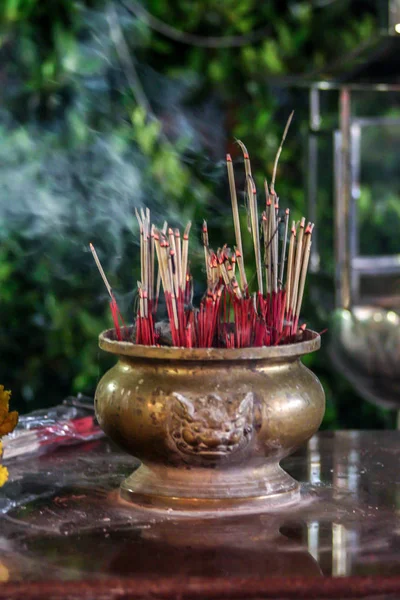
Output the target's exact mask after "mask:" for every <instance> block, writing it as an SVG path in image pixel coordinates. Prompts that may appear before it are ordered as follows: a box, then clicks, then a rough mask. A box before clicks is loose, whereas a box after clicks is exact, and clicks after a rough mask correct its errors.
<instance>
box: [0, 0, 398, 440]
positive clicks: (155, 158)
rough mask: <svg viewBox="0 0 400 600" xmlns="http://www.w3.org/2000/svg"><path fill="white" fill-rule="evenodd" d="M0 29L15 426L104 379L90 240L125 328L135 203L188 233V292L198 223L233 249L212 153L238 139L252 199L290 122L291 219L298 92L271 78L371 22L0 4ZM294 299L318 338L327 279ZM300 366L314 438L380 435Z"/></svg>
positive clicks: (329, 256) (1, 161)
mask: <svg viewBox="0 0 400 600" xmlns="http://www.w3.org/2000/svg"><path fill="white" fill-rule="evenodd" d="M0 23H1V26H0V316H1V326H0V382H1V383H2V384H4V385H5V386H6V388H9V389H11V390H12V392H13V397H12V398H13V402H12V407H13V408H17V409H18V410H20V411H22V412H26V411H30V410H33V409H34V408H38V407H44V406H49V405H52V404H56V403H58V402H60V401H61V400H62V399H63V398H64V397H65V396H67V395H69V394H70V393H77V392H83V393H86V394H93V393H94V389H95V386H96V382H97V380H98V378H99V376H100V375H101V374H102V373H103V372H104V370H105V369H106V368H107V365H108V364H109V362H108V359H107V357H105V356H103V355H101V353H100V352H99V351H98V349H97V336H98V333H99V332H100V331H101V330H103V329H105V328H107V327H109V326H110V324H111V323H110V315H109V310H108V302H107V297H106V294H105V292H104V289H103V286H102V282H101V280H100V278H99V275H98V273H97V271H96V269H95V266H94V264H93V262H92V258H91V255H90V253H89V252H88V243H89V241H92V242H93V243H94V244H95V246H96V248H97V250H98V253H99V256H100V258H101V260H102V262H103V264H104V267H105V270H106V272H107V273H108V275H109V278H110V280H111V284H112V286H113V287H114V289H115V291H116V294H117V298H118V301H119V303H120V305H121V307H122V309H123V313H124V315H125V317H126V320H127V321H131V320H132V318H133V305H134V289H135V287H136V279H137V274H138V266H139V257H138V231H137V226H136V221H135V218H134V207H135V206H142V205H148V206H150V207H151V209H152V212H153V215H154V219H155V220H156V222H162V221H163V220H164V217H165V218H167V219H168V220H169V222H170V223H173V224H174V225H179V226H183V225H184V224H185V223H186V221H187V220H188V219H189V218H190V219H192V221H193V222H194V224H195V227H194V232H193V236H192V237H193V240H192V263H193V268H194V270H195V272H196V273H197V279H198V280H199V279H200V280H201V278H202V277H204V275H202V273H201V271H200V267H199V266H197V265H200V263H201V256H202V254H201V251H200V247H199V238H200V235H199V233H200V225H201V222H202V219H203V218H207V219H208V222H209V227H210V237H211V240H215V241H214V245H215V246H217V245H221V243H222V242H223V241H227V242H228V243H232V240H231V237H232V232H233V225H232V221H231V214H230V202H229V194H228V188H227V181H226V170H225V164H224V157H225V153H226V152H227V151H230V152H231V153H232V155H233V156H234V158H235V159H237V163H238V164H237V169H238V170H239V171H240V170H241V165H240V160H239V158H240V157H239V154H238V151H237V147H236V146H235V143H234V140H235V138H240V139H242V140H243V141H244V142H245V143H246V145H247V147H248V149H249V151H250V155H251V157H252V163H253V171H254V172H255V174H256V180H257V181H258V184H259V186H260V187H261V185H262V181H263V177H264V175H266V176H267V177H270V175H271V170H272V163H273V160H274V156H275V152H276V149H277V146H278V144H279V139H280V136H281V134H282V130H283V127H284V123H285V121H286V119H287V116H288V114H289V113H290V111H291V110H292V109H293V108H294V109H295V111H296V114H295V119H294V121H293V124H292V127H291V130H290V134H289V136H288V140H287V143H286V145H285V148H284V151H283V153H282V157H281V162H280V169H279V173H278V186H277V187H278V192H279V195H280V198H281V203H282V205H284V206H289V207H290V208H291V210H292V211H293V212H294V214H295V216H296V217H298V216H300V215H301V214H303V213H304V211H305V210H306V198H305V181H306V177H307V172H306V169H307V167H306V163H305V160H304V159H305V142H306V133H307V92H306V91H305V90H302V91H301V90H298V89H295V88H293V87H288V86H281V85H278V84H277V83H276V78H282V77H286V76H292V75H299V74H305V73H312V72H316V71H318V70H320V69H323V68H324V67H325V66H326V65H328V64H329V63H330V62H331V61H333V60H334V59H335V58H337V57H342V56H343V55H344V54H345V53H346V52H349V51H351V50H352V49H353V48H355V47H356V46H357V45H358V44H360V43H362V42H364V41H366V40H368V39H369V38H370V37H371V36H372V35H373V34H374V33H375V32H376V31H377V28H378V15H377V6H376V3H375V2H373V1H371V2H368V1H366V0H363V1H362V2H361V1H360V2H349V1H346V0H333V1H332V0H320V1H319V0H315V2H310V1H297V2H295V1H292V2H285V1H283V0H277V1H275V2H274V1H269V2H260V1H259V0H241V1H240V2H237V0H223V1H221V0H204V1H195V0H181V1H175V2H172V1H171V0H148V1H147V2H143V3H139V2H136V1H133V0H121V1H118V0H114V1H109V2H103V1H96V0H93V1H91V2H89V1H88V2H83V1H72V0H57V1H56V2H55V1H54V0H19V1H16V0H3V1H2V2H1V6H0ZM378 102H379V100H378V99H375V100H373V101H372V105H371V104H370V105H368V110H369V111H370V112H371V111H372V112H373V110H374V108H375V107H376V106H377V103H378ZM389 109H390V107H388V110H389ZM331 110H333V111H335V110H336V104H335V101H333V104H332V106H331ZM331 179H332V173H331V169H330V168H326V170H325V180H324V182H323V183H324V185H321V192H320V195H319V198H318V203H319V204H318V211H319V215H321V222H319V223H318V231H319V242H320V246H321V251H322V253H323V257H324V265H323V267H324V271H325V272H326V273H327V274H328V275H329V274H331V273H332V270H333V249H332V242H333V240H332V222H333V220H332V198H331V192H330V190H331ZM327 190H328V191H327ZM367 192H368V190H366V191H365V194H364V196H363V198H364V208H365V211H364V212H365V214H368V210H369V207H370V205H371V199H369V201H368V193H367ZM368 202H369V204H368ZM378 217H379V216H378ZM378 217H376V218H377V220H378ZM367 221H368V225H369V227H370V228H371V231H372V234H370V243H369V244H368V247H369V248H371V244H372V247H373V246H374V244H376V248H377V251H378V249H379V240H378V238H376V239H375V237H376V236H375V237H374V234H373V232H374V222H373V219H372V222H371V219H368V220H367ZM377 225H379V223H377ZM196 244H197V245H196ZM247 244H248V251H249V249H250V246H249V244H250V240H249V239H248V240H247ZM198 287H200V288H202V286H201V285H200V284H199V286H198ZM200 291H201V289H200ZM198 292H199V290H198ZM307 298H308V299H307V303H306V306H305V307H304V310H303V317H304V320H305V321H306V322H307V324H308V326H309V327H312V328H313V329H316V330H321V329H324V328H325V327H328V328H329V316H330V306H331V302H332V283H331V279H330V278H329V276H328V277H327V278H325V279H323V280H322V279H320V280H319V279H318V277H310V280H309V293H308V294H307ZM326 341H327V338H326V337H325V338H324V342H325V346H326ZM307 364H308V365H310V367H311V368H312V369H313V370H314V371H315V373H316V374H317V375H318V377H319V378H320V379H321V382H322V384H323V385H324V388H325V391H326V395H327V411H326V416H325V421H324V427H328V428H358V427H363V428H381V427H391V426H393V424H394V416H393V415H392V414H391V413H389V412H385V411H383V410H381V409H377V408H375V407H373V406H371V405H370V404H368V403H366V402H365V401H363V400H362V399H361V398H360V397H359V396H358V395H357V394H356V393H355V392H354V391H353V390H352V389H351V387H350V386H349V384H347V382H346V381H345V380H344V379H343V378H341V377H340V376H339V375H338V374H337V373H335V372H334V371H333V368H332V366H331V364H330V362H329V359H328V357H327V355H326V352H325V351H324V350H322V351H321V352H319V353H317V354H316V355H312V356H309V357H307Z"/></svg>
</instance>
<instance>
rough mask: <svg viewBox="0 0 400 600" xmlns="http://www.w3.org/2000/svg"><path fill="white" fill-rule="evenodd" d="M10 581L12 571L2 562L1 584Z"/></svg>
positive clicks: (0, 564) (0, 563) (0, 568)
mask: <svg viewBox="0 0 400 600" xmlns="http://www.w3.org/2000/svg"><path fill="white" fill-rule="evenodd" d="M9 579H10V571H9V570H8V569H7V567H6V565H5V564H4V563H2V562H1V560H0V583H5V582H6V581H8V580H9Z"/></svg>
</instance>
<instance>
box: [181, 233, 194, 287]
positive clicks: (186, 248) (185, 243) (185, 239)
mask: <svg viewBox="0 0 400 600" xmlns="http://www.w3.org/2000/svg"><path fill="white" fill-rule="evenodd" d="M191 226H192V224H191V222H190V221H189V223H188V224H187V225H186V227H185V231H184V233H183V241H182V279H181V289H182V291H183V292H185V290H186V281H187V265H188V252H189V233H190V228H191Z"/></svg>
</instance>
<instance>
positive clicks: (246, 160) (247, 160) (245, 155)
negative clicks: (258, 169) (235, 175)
mask: <svg viewBox="0 0 400 600" xmlns="http://www.w3.org/2000/svg"><path fill="white" fill-rule="evenodd" d="M236 141H237V143H238V144H239V146H240V148H241V150H242V152H243V159H244V169H245V173H246V178H247V177H249V175H251V163H250V156H249V153H248V152H247V148H246V146H245V145H244V144H243V142H241V141H240V140H236Z"/></svg>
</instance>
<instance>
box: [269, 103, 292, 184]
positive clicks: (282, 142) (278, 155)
mask: <svg viewBox="0 0 400 600" xmlns="http://www.w3.org/2000/svg"><path fill="white" fill-rule="evenodd" d="M293 115H294V110H293V111H292V112H291V113H290V115H289V118H288V120H287V123H286V127H285V129H284V131H283V135H282V139H281V143H280V145H279V148H278V152H277V153H276V156H275V161H274V168H273V170H272V179H271V193H272V194H273V193H274V191H275V179H276V172H277V169H278V161H279V157H280V155H281V152H282V148H283V144H284V143H285V139H286V136H287V133H288V131H289V127H290V123H291V122H292V119H293Z"/></svg>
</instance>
